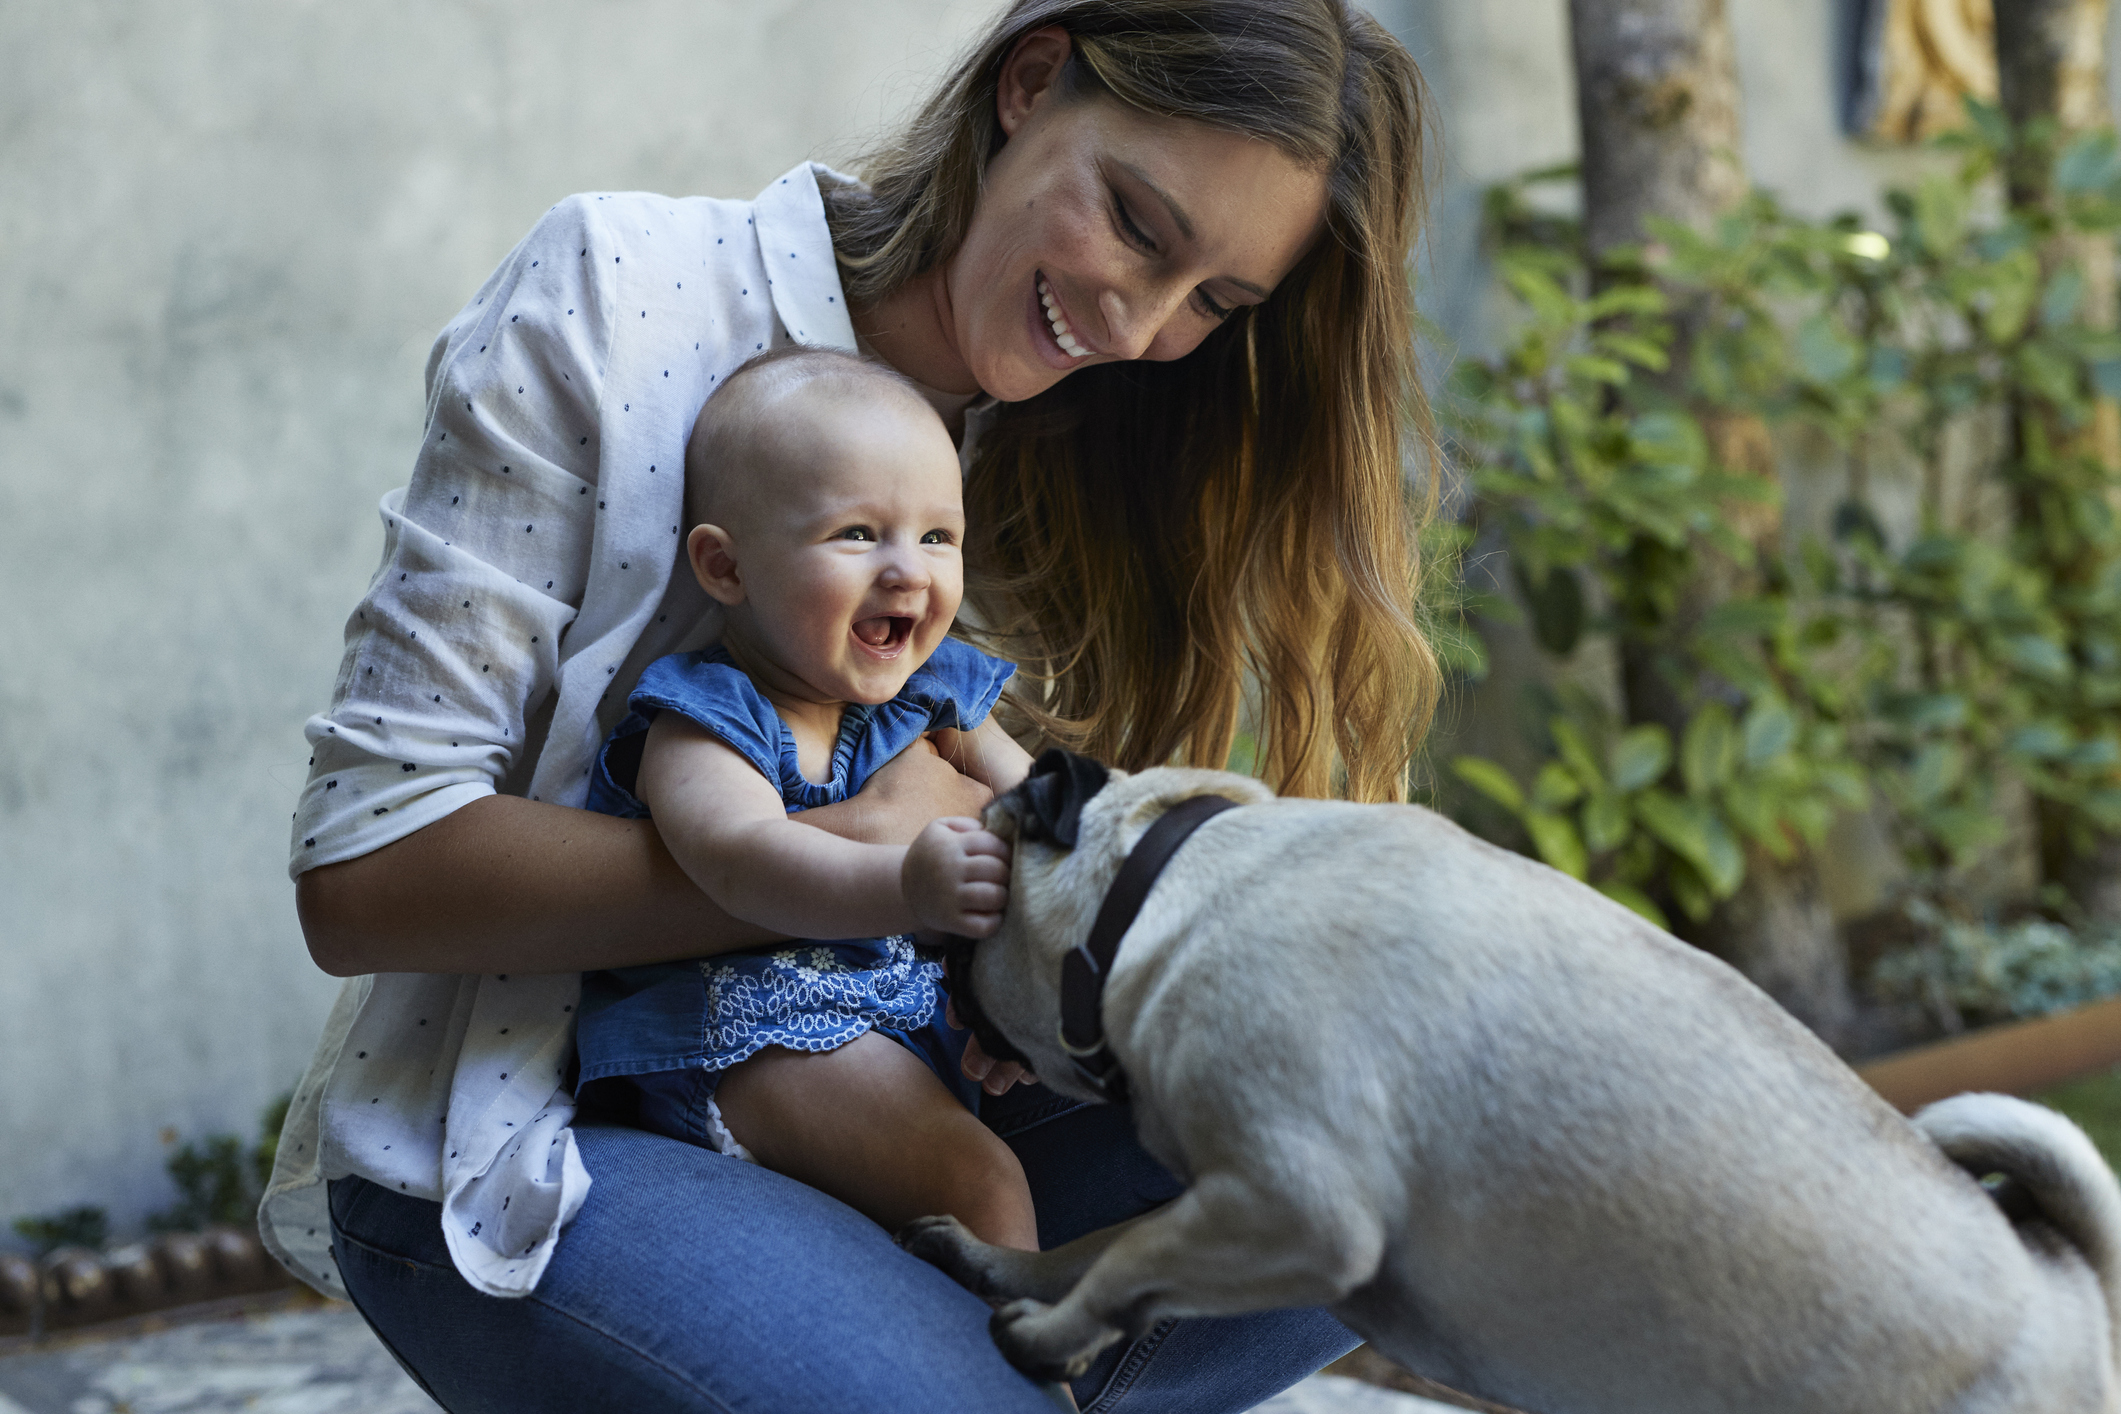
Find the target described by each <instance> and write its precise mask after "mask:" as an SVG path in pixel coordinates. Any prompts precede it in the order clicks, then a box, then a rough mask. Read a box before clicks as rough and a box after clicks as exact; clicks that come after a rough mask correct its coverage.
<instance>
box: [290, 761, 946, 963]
mask: <svg viewBox="0 0 2121 1414" xmlns="http://www.w3.org/2000/svg"><path fill="white" fill-rule="evenodd" d="M987 796H988V792H987V790H986V788H985V787H984V786H981V785H979V784H978V783H976V782H973V781H971V780H968V779H967V778H966V777H965V776H963V775H962V774H960V773H959V772H958V770H957V769H956V768H955V767H953V766H951V765H949V764H948V763H947V762H945V761H943V760H942V759H941V758H940V757H938V756H937V755H936V753H935V752H934V750H933V749H931V748H930V747H928V746H927V744H926V743H916V744H915V745H914V746H913V747H911V748H909V749H908V750H906V751H903V752H901V753H899V755H898V756H897V757H895V758H894V759H893V760H892V761H891V762H890V763H889V764H888V765H886V766H885V767H884V768H883V769H882V770H881V771H879V772H877V774H876V775H874V776H872V777H871V778H870V780H869V783H868V784H867V785H866V786H864V787H863V788H862V791H861V793H860V794H858V795H857V796H855V797H854V798H853V799H852V800H847V801H843V802H841V803H840V804H838V805H828V806H822V807H820V808H818V809H815V810H806V811H804V812H803V813H802V815H801V816H799V817H797V818H798V819H800V821H801V823H803V824H805V825H808V826H811V827H813V828H817V829H822V830H825V831H826V832H828V833H831V834H834V835H838V836H840V837H842V838H846V839H854V840H864V841H867V842H870V843H874V844H898V845H903V844H906V843H909V842H910V841H911V840H912V839H913V838H914V837H915V836H916V835H918V834H919V833H920V832H921V830H922V828H923V827H924V826H926V825H927V823H928V822H929V821H930V820H933V819H936V818H937V817H939V816H944V815H977V814H978V813H979V811H980V809H981V807H983V806H984V805H985V804H986V801H987ZM295 906H296V910H297V912H298V913H299V915H300V917H301V921H302V932H303V934H304V936H305V937H306V938H307V939H308V941H309V953H310V956H311V957H312V958H313V959H314V960H315V961H316V964H317V966H319V967H321V968H323V969H324V970H325V971H326V972H329V973H331V974H332V975H333V976H336V977H352V976H357V975H359V974H361V973H364V972H450V973H492V972H526V973H528V972H578V971H583V970H586V969H592V968H600V967H631V966H637V965H640V964H643V963H651V962H668V961H671V960H673V959H676V958H684V957H705V956H709V955H712V954H714V953H722V952H731V951H734V950H736V949H739V948H746V947H755V946H757V945H758V944H759V943H761V942H770V941H776V940H777V939H778V936H779V935H776V934H773V933H771V932H769V931H768V930H766V929H763V928H760V927H757V926H755V925H753V924H749V923H742V922H739V921H737V920H736V919H733V918H731V917H730V916H729V915H728V914H726V913H724V912H723V911H722V910H720V909H718V908H716V907H715V906H714V904H713V903H711V902H710V901H709V900H708V898H707V896H706V895H705V894H703V893H701V892H700V891H699V889H698V888H697V887H695V886H694V884H693V883H692V881H691V880H690V879H689V878H687V877H686V876H685V873H684V871H683V870H681V869H679V868H678V866H677V862H676V861H675V860H673V859H672V858H671V857H670V852H669V850H667V849H666V848H664V846H663V842H662V839H661V836H660V835H659V834H658V833H657V831H656V827H655V826H654V825H653V824H652V823H650V822H649V821H645V820H619V819H614V818H612V817H610V816H607V815H597V814H593V813H591V812H589V811H586V810H575V809H571V808H569V807H567V806H560V805H547V804H542V803H540V802H537V801H532V800H525V799H522V798H521V797H519V796H507V795H493V796H486V797H483V798H481V799H479V800H476V801H473V802H472V803H471V804H469V805H466V806H464V807H463V808H462V809H460V810H456V811H454V812H452V813H451V814H448V815H445V816H444V817H442V818H441V819H440V820H437V821H436V822H435V823H433V824H431V825H429V826H427V827H426V828H424V829H422V830H419V831H417V832H415V833H413V834H411V835H407V836H405V837H404V838H402V839H399V840H396V841H394V842H393V843H391V844H388V845H385V846H384V847H382V848H381V849H377V850H375V851H373V852H371V853H369V854H364V855H362V856H360V857H359V858H356V859H349V860H347V861H345V862H344V863H340V864H330V865H326V866H324V867H322V868H319V869H312V870H309V871H308V872H307V873H304V874H303V875H301V877H300V878H299V879H298V880H297V882H296V885H295Z"/></svg>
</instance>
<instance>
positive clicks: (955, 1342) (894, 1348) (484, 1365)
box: [331, 1086, 1356, 1414]
mask: <svg viewBox="0 0 2121 1414" xmlns="http://www.w3.org/2000/svg"><path fill="white" fill-rule="evenodd" d="M982 1118H984V1119H985V1120H986V1121H987V1123H988V1124H989V1125H990V1127H992V1128H994V1130H995V1131H996V1132H997V1133H999V1134H1000V1135H1001V1136H1002V1137H1003V1138H1004V1139H1006V1140H1007V1141H1008V1142H1009V1145H1010V1147H1011V1148H1012V1149H1014V1150H1015V1151H1016V1154H1017V1157H1018V1158H1019V1159H1020V1160H1021V1161H1022V1162H1023V1165H1024V1171H1025V1173H1026V1175H1027V1176H1028V1177H1029V1178H1030V1181H1031V1192H1032V1196H1033V1199H1034V1201H1035V1203H1036V1206H1037V1211H1038V1220H1039V1239H1040V1241H1041V1242H1042V1243H1044V1244H1045V1245H1046V1246H1049V1247H1050V1246H1054V1245H1057V1244H1059V1243H1062V1242H1067V1241H1069V1240H1071V1239H1073V1238H1076V1237H1079V1236H1081V1235H1082V1234H1084V1233H1087V1232H1093V1231H1095V1230H1097V1229H1098V1228H1101V1227H1105V1226H1108V1225H1110V1224H1112V1223H1114V1222H1117V1221H1119V1220H1121V1219H1122V1218H1126V1217H1130V1216H1132V1215H1133V1214H1135V1213H1138V1212H1141V1211H1143V1210H1144V1209H1146V1208H1150V1207H1153V1206H1155V1205H1156V1204H1158V1203H1161V1202H1164V1201H1165V1200H1167V1199H1169V1198H1171V1197H1173V1196H1175V1195H1176V1194H1177V1193H1178V1191H1179V1184H1178V1182H1177V1181H1176V1180H1175V1179H1173V1178H1172V1176H1171V1175H1170V1174H1169V1173H1168V1172H1166V1171H1165V1170H1164V1169H1163V1168H1162V1167H1161V1166H1160V1165H1158V1164H1157V1163H1156V1162H1155V1161H1154V1160H1153V1159H1151V1158H1150V1157H1149V1156H1148V1155H1147V1154H1146V1153H1144V1152H1143V1151H1142V1149H1141V1146H1140V1145H1139V1144H1137V1143H1136V1142H1135V1140H1134V1134H1133V1126H1132V1122H1131V1119H1130V1117H1129V1115H1128V1112H1127V1111H1126V1109H1125V1108H1123V1107H1102V1106H1091V1107H1081V1106H1075V1105H1074V1104H1073V1103H1072V1102H1069V1101H1066V1100H1063V1099H1061V1098H1060V1097H1058V1096H1055V1095H1053V1094H1052V1093H1051V1092H1049V1091H1046V1090H1043V1089H1040V1088H1038V1087H1035V1086H1034V1087H1022V1086H1020V1087H1018V1088H1017V1089H1016V1090H1014V1091H1012V1092H1010V1094H1008V1095H1006V1096H1004V1097H1002V1099H1001V1100H1000V1101H993V1100H990V1101H987V1102H986V1104H985V1105H984V1106H983V1107H982ZM575 1132H576V1136H577V1138H578V1140H579V1142H580V1144H581V1146H582V1162H583V1164H584V1165H585V1166H586V1167H587V1168H588V1170H589V1173H590V1176H591V1178H592V1180H593V1186H592V1187H591V1189H590V1191H589V1198H588V1201H587V1202H585V1203H584V1204H583V1206H582V1211H581V1213H580V1214H579V1215H577V1216H576V1218H575V1220H574V1222H573V1223H571V1224H570V1225H569V1226H568V1228H567V1231H566V1233H565V1234H564V1235H563V1236H562V1237H561V1239H560V1245H559V1249H558V1251H557V1252H556V1253H555V1254H554V1256H553V1260H552V1265H551V1266H550V1267H548V1268H547V1269H546V1272H545V1275H544V1278H543V1279H542V1280H541V1281H540V1282H539V1283H538V1287H537V1290H536V1291H535V1292H533V1293H532V1294H531V1295H529V1296H526V1297H522V1298H520V1299H515V1300H502V1299H499V1298H495V1297H490V1296H484V1295H481V1294H480V1293H478V1292H476V1291H474V1290H473V1289H472V1288H471V1287H470V1286H468V1285H466V1284H465V1282H464V1281H463V1279H462V1278H461V1277H459V1276H458V1275H457V1273H456V1270H455V1269H454V1268H453V1267H452V1266H451V1265H450V1262H449V1255H448V1253H447V1252H446V1251H445V1250H444V1248H443V1245H442V1233H441V1224H440V1219H439V1212H440V1210H439V1208H438V1207H437V1206H436V1205H435V1204H433V1203H429V1202H424V1201H421V1200H419V1199H415V1198H408V1197H406V1196H405V1195H403V1194H400V1193H393V1192H390V1191H389V1190H386V1189H384V1188H381V1187H379V1186H377V1185H375V1184H373V1183H370V1182H368V1181H367V1180H365V1179H359V1178H348V1179H340V1180H338V1181H336V1182H334V1183H333V1184H332V1185H331V1213H332V1235H333V1238H334V1239H335V1244H334V1245H335V1250H336V1253H337V1256H338V1261H339V1270H340V1273H341V1275H342V1276H343V1277H344V1278H345V1282H346V1291H347V1294H348V1295H349V1296H351V1297H352V1298H353V1300H354V1302H355V1304H356V1305H358V1306H359V1307H360V1309H361V1314H362V1315H364V1316H365V1317H367V1319H368V1322H369V1324H370V1325H371V1326H373V1327H374V1328H375V1330H376V1333H377V1335H379V1336H381V1337H382V1339H383V1341H384V1343H385V1344H387V1345H388V1346H389V1347H390V1348H391V1350H392V1351H393V1352H394V1353H395V1354H396V1355H397V1357H398V1359H399V1360H400V1362H401V1363H403V1364H404V1365H405V1366H406V1368H407V1369H408V1370H410V1371H412V1373H413V1375H414V1377H415V1378H416V1379H418V1380H419V1381H420V1382H421V1384H422V1385H423V1386H424V1387H425V1388H426V1389H427V1392H428V1393H429V1394H431V1395H432V1396H433V1397H434V1398H435V1400H436V1402H438V1403H439V1404H441V1405H442V1406H443V1407H444V1408H445V1409H448V1410H449V1411H451V1414H543V1411H553V1414H561V1411H567V1414H581V1411H598V1410H612V1411H624V1414H663V1411H686V1414H691V1411H703V1414H704V1411H713V1412H714V1414H847V1412H848V1411H851V1410H861V1411H863V1414H898V1412H899V1411H904V1414H916V1411H918V1414H960V1411H963V1414H1053V1406H1052V1404H1051V1403H1049V1402H1048V1401H1047V1400H1046V1399H1045V1397H1044V1396H1043V1395H1041V1394H1040V1393H1039V1392H1038V1390H1037V1389H1036V1388H1035V1387H1034V1386H1033V1385H1032V1384H1031V1382H1030V1381H1028V1380H1027V1379H1025V1378H1024V1377H1023V1376H1022V1375H1020V1374H1018V1373H1017V1372H1016V1371H1015V1370H1014V1369H1012V1368H1011V1367H1010V1366H1009V1365H1008V1364H1007V1363H1006V1362H1005V1361H1003V1359H1002V1358H1001V1355H1000V1353H999V1352H998V1351H997V1350H996V1349H995V1347H994V1343H993V1342H992V1341H991V1340H990V1339H989V1338H988V1336H987V1314H988V1313H987V1307H986V1305H985V1304H984V1303H983V1302H981V1301H980V1300H979V1299H978V1298H977V1297H974V1296H973V1295H971V1294H970V1293H969V1292H966V1291H964V1290H963V1289H962V1288H960V1287H959V1286H957V1285H956V1283H954V1282H952V1281H951V1280H950V1279H949V1278H948V1277H945V1276H944V1275H943V1274H942V1273H941V1272H939V1271H937V1270H936V1269H935V1268H933V1267H930V1266H928V1265H927V1264H926V1263H925V1262H921V1261H919V1260H917V1259H915V1258H913V1257H909V1256H907V1255H906V1254H905V1253H903V1252H901V1251H899V1250H898V1248H897V1247H896V1246H894V1245H893V1244H892V1241H891V1238H890V1235H889V1234H887V1233H886V1232H884V1231H883V1230H882V1229H881V1228H879V1227H877V1226H876V1225H875V1224H874V1223H871V1222H870V1221H869V1220H868V1219H867V1218H864V1217H862V1216H861V1215H860V1214H858V1213H856V1212H855V1211H854V1210H853V1209H851V1208H849V1207H846V1206H845V1205H844V1204H841V1203H840V1202H838V1201H837V1200H835V1199H832V1198H828V1197H826V1196H825V1195H824V1194H822V1193H819V1192H817V1191H816V1190H814V1189H811V1188H808V1187H805V1186H804V1185H802V1184H800V1183H797V1182H795V1181H794V1180H792V1179H788V1178H783V1177H782V1176H781V1175H779V1174H776V1173H772V1172H770V1171H768V1170H766V1169H762V1168H759V1167H758V1166H756V1165H754V1164H748V1163H743V1162H741V1161H739V1160H735V1159H729V1158H724V1157H723V1156H721V1155H719V1154H714V1153H709V1152H708V1151H706V1150H704V1149H698V1148H695V1147H693V1146H692V1145H690V1144H684V1143H680V1142H678V1141H677V1140H674V1139H667V1138H664V1137H662V1136H660V1135H655V1134H649V1133H646V1132H644V1131H642V1130H637V1129H631V1128H627V1127H624V1126H621V1125H617V1124H612V1123H608V1122H602V1121H599V1120H597V1119H595V1118H585V1119H582V1120H581V1121H580V1122H579V1123H578V1124H577V1126H576V1131H575ZM1355 1344H1356V1338H1355V1336H1354V1335H1352V1334H1351V1333H1350V1332H1349V1331H1348V1329H1347V1327H1345V1326H1343V1325H1342V1324H1341V1323H1340V1322H1338V1321H1336V1320H1335V1319H1333V1318H1332V1317H1331V1316H1329V1315H1327V1314H1326V1313H1325V1312H1323V1311H1318V1310H1299V1311H1264V1312H1260V1313H1258V1314H1256V1315H1251V1316H1237V1317H1223V1318H1213V1319H1209V1318H1195V1319H1190V1320H1184V1321H1164V1322H1161V1323H1160V1324H1158V1325H1157V1326H1156V1327H1155V1329H1153V1330H1151V1331H1150V1332H1149V1333H1148V1334H1147V1335H1146V1336H1144V1337H1143V1338H1142V1339H1140V1340H1137V1341H1134V1342H1132V1343H1128V1342H1124V1341H1122V1342H1120V1343H1118V1344H1116V1345H1114V1346H1113V1347H1111V1348H1110V1349H1109V1350H1107V1351H1106V1352H1105V1354H1104V1355H1103V1356H1102V1357H1101V1358H1100V1359H1099V1360H1098V1362H1097V1364H1096V1365H1094V1366H1093V1367H1092V1368H1091V1370H1090V1372H1089V1373H1088V1374H1087V1375H1085V1376H1084V1377H1083V1378H1082V1379H1080V1380H1078V1381H1076V1383H1075V1394H1076V1399H1077V1401H1078V1402H1079V1403H1080V1404H1081V1406H1082V1408H1083V1410H1084V1411H1085V1414H1110V1412H1111V1411H1118V1410H1126V1411H1130V1414H1132V1412H1133V1411H1139V1414H1151V1412H1152V1411H1154V1412H1155V1414H1165V1412H1166V1411H1169V1412H1170V1414H1180V1412H1181V1411H1183V1414H1223V1412H1224V1411H1228V1414H1236V1411H1240V1410H1245V1409H1250V1408H1251V1407H1252V1406H1253V1405H1255V1404H1258V1403H1260V1402H1261V1401H1263V1400H1265V1399H1267V1398H1269V1397H1270V1396H1271V1395H1273V1394H1274V1393H1275V1392H1276V1391H1278V1390H1281V1389H1284V1388H1286V1387H1287V1386H1289V1385H1291V1384H1294V1383H1295V1382H1296V1381H1297V1380H1299V1379H1302V1378H1303V1377H1304V1376H1305V1375H1308V1374H1310V1373H1311V1372H1312V1371H1314V1370H1316V1369H1318V1368H1319V1367H1320V1366H1321V1365H1324V1364H1326V1363H1328V1362H1329V1361H1331V1360H1333V1359H1335V1358H1337V1357H1338V1356H1340V1355H1342V1354H1345V1353H1346V1352H1347V1351H1348V1350H1350V1349H1352V1348H1353V1347H1354V1346H1355Z"/></svg>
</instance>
